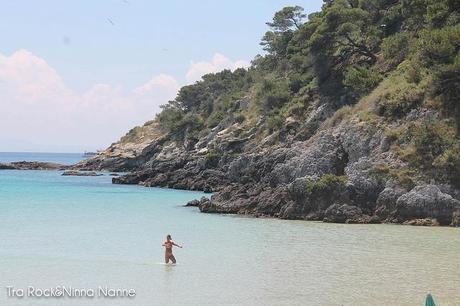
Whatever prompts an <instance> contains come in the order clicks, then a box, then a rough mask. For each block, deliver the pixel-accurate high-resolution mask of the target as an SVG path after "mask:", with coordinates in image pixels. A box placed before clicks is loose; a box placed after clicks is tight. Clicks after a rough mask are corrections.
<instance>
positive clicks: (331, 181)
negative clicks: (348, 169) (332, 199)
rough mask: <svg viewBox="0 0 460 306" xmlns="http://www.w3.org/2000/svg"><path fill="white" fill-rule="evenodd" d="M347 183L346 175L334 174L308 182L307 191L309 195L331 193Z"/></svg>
mask: <svg viewBox="0 0 460 306" xmlns="http://www.w3.org/2000/svg"><path fill="white" fill-rule="evenodd" d="M346 182H347V177H346V176H345V175H341V176H338V175H334V174H325V175H323V176H322V177H321V178H320V179H319V180H317V181H310V182H308V183H307V191H308V192H309V193H313V192H324V191H329V190H332V189H333V188H335V187H336V186H337V185H339V184H345V183H346Z"/></svg>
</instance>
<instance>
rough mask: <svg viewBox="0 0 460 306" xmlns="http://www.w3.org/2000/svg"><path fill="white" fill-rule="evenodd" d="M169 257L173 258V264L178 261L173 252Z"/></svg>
mask: <svg viewBox="0 0 460 306" xmlns="http://www.w3.org/2000/svg"><path fill="white" fill-rule="evenodd" d="M169 259H171V261H172V263H173V264H175V263H176V257H174V255H173V254H171V256H169Z"/></svg>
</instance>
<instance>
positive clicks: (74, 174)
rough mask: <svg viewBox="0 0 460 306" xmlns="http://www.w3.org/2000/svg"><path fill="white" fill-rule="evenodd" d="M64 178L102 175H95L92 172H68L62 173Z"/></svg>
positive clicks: (97, 174)
mask: <svg viewBox="0 0 460 306" xmlns="http://www.w3.org/2000/svg"><path fill="white" fill-rule="evenodd" d="M62 175H64V176H101V175H102V174H99V173H96V172H94V171H75V170H69V171H64V173H62Z"/></svg>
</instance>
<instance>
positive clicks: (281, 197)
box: [77, 116, 460, 225]
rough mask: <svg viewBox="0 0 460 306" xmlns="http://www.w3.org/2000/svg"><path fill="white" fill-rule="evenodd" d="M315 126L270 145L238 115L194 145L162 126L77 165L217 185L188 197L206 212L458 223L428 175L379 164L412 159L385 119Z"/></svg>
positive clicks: (143, 178) (120, 180)
mask: <svg viewBox="0 0 460 306" xmlns="http://www.w3.org/2000/svg"><path fill="white" fill-rule="evenodd" d="M318 126H319V127H318V130H317V132H316V133H314V134H313V136H312V137H310V138H309V139H307V140H304V141H298V140H296V139H295V138H293V139H291V140H288V141H286V142H285V143H278V144H277V145H273V144H271V145H269V146H267V147H265V145H266V143H267V142H255V141H254V140H253V139H255V138H256V137H257V129H254V128H250V127H248V126H244V125H243V124H240V123H235V122H232V121H227V122H226V123H225V124H224V123H221V124H220V125H219V126H217V127H216V129H214V130H213V131H211V133H210V134H207V135H205V136H204V137H203V138H201V139H199V140H198V142H196V143H195V145H194V146H193V147H190V145H187V146H186V145H185V144H183V145H181V144H180V143H177V142H174V141H170V140H168V141H167V140H165V139H166V138H167V137H166V136H165V134H164V133H162V132H160V131H156V132H155V133H153V132H152V133H151V134H155V135H158V138H152V139H150V143H149V145H145V144H143V145H142V146H143V149H139V150H138V153H137V155H136V154H133V155H132V156H129V157H126V158H121V157H118V158H117V159H115V160H114V159H113V156H112V153H113V151H114V149H113V148H114V147H118V146H119V145H118V144H117V145H113V146H112V147H111V148H109V149H108V150H107V151H105V152H102V153H100V154H99V155H98V156H97V157H95V158H93V159H90V160H88V161H85V162H84V163H82V164H81V165H79V166H80V169H84V170H88V169H93V170H101V169H102V170H111V171H126V170H128V169H129V170H131V172H130V173H128V174H126V175H121V176H117V177H113V178H112V181H113V183H116V184H140V185H143V186H147V187H149V186H159V187H167V188H174V189H188V190H201V191H208V192H213V195H212V196H211V198H210V199H201V200H200V201H198V200H197V201H192V202H189V203H188V204H187V206H197V207H199V209H200V211H202V212H205V213H232V214H250V215H254V216H270V217H277V218H283V219H302V220H323V221H325V222H339V223H379V222H390V223H405V224H417V225H436V224H440V225H458V224H459V217H458V215H459V213H458V211H460V202H459V201H458V199H456V198H454V197H453V196H452V195H449V194H447V193H445V192H443V191H441V189H440V187H438V185H436V184H430V183H429V182H430V181H429V177H424V176H420V177H419V180H418V181H415V182H414V185H416V186H415V187H413V188H410V187H409V188H408V187H407V186H404V184H401V183H400V182H399V181H397V180H395V177H394V176H392V175H391V174H390V173H388V171H386V170H383V171H382V170H380V171H379V169H380V168H381V166H382V165H384V166H385V167H387V168H390V169H398V168H400V167H405V166H406V164H405V163H404V162H403V161H401V160H400V159H399V158H398V157H397V156H396V155H395V154H394V153H393V152H391V151H390V150H389V146H388V144H387V142H388V139H387V137H386V136H385V134H384V133H383V127H382V125H381V123H380V122H378V123H375V124H368V123H366V122H362V121H361V120H359V119H358V118H357V117H356V116H352V117H350V119H349V120H345V121H343V122H341V123H340V124H337V125H335V126H327V125H322V126H321V125H319V124H318ZM152 128H158V126H153V127H152ZM235 143H238V146H237V147H235V145H234V144H235ZM230 148H231V149H230ZM235 152H238V153H235ZM128 165H129V166H128ZM77 168H78V167H77ZM443 188H444V187H443ZM449 188H450V189H451V190H456V189H455V188H454V187H452V186H449ZM449 188H447V189H449ZM445 189H446V188H444V190H445ZM452 194H454V193H452ZM457 195H458V193H457Z"/></svg>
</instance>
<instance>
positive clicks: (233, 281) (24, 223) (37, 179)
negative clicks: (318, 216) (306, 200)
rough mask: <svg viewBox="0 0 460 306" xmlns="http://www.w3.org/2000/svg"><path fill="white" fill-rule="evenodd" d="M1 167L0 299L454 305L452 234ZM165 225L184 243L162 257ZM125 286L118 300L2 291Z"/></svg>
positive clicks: (456, 240) (456, 256)
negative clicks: (229, 211)
mask: <svg viewBox="0 0 460 306" xmlns="http://www.w3.org/2000/svg"><path fill="white" fill-rule="evenodd" d="M110 181H111V177H110V176H107V175H104V176H100V177H63V176H61V175H60V172H58V171H13V170H4V171H0V276H1V277H0V287H2V288H1V289H0V305H423V301H424V297H425V295H426V294H427V293H428V292H431V293H432V294H433V296H434V298H435V300H436V301H437V302H438V305H460V290H459V284H460V273H459V271H460V231H459V229H455V228H427V227H423V228H422V227H409V226H391V225H340V224H325V223H318V222H302V221H282V220H275V219H254V218H244V217H237V216H222V215H209V214H201V213H199V212H198V210H197V209H196V208H185V207H182V205H183V204H184V203H186V202H187V201H189V200H191V199H194V198H199V197H201V196H202V194H201V193H197V192H188V191H175V190H167V189H158V188H143V187H139V186H123V185H112V184H111V183H110ZM167 233H170V234H172V236H173V238H174V239H175V240H176V241H177V242H179V243H181V244H183V245H184V248H183V249H177V250H175V255H176V258H177V260H178V265H176V266H166V265H164V264H162V262H163V248H162V246H161V243H162V241H163V239H164V236H165V235H166V234H167ZM6 286H14V287H15V288H27V286H34V287H35V288H43V289H44V288H54V287H56V286H68V287H69V286H72V287H74V288H97V287H98V286H109V287H111V288H133V289H135V290H136V297H134V298H131V299H128V298H112V299H110V298H98V297H95V298H92V299H91V298H33V297H24V298H22V299H19V298H11V297H9V298H8V297H7V294H6V293H7V292H6V289H5V287H6Z"/></svg>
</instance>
